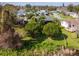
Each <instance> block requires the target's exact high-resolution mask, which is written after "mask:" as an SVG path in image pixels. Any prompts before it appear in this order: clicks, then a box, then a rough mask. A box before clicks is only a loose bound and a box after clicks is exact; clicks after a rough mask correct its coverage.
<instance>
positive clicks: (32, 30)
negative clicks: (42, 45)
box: [25, 18, 37, 36]
mask: <svg viewBox="0 0 79 59" xmlns="http://www.w3.org/2000/svg"><path fill="white" fill-rule="evenodd" d="M36 28H37V22H36V21H35V18H32V19H31V20H30V21H29V22H28V23H27V24H26V26H25V30H26V31H28V33H29V34H31V35H32V36H34V35H35V29H36Z"/></svg>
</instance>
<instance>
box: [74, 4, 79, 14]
mask: <svg viewBox="0 0 79 59" xmlns="http://www.w3.org/2000/svg"><path fill="white" fill-rule="evenodd" d="M74 11H75V12H77V13H78V12H79V5H77V6H74Z"/></svg>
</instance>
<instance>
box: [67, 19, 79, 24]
mask: <svg viewBox="0 0 79 59" xmlns="http://www.w3.org/2000/svg"><path fill="white" fill-rule="evenodd" d="M66 22H67V23H69V24H73V25H79V19H73V20H66Z"/></svg>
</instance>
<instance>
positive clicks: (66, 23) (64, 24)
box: [61, 21, 69, 28]
mask: <svg viewBox="0 0 79 59" xmlns="http://www.w3.org/2000/svg"><path fill="white" fill-rule="evenodd" d="M61 26H62V27H65V28H68V26H69V24H68V22H66V21H61Z"/></svg>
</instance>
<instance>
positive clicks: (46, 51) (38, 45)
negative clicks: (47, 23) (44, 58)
mask: <svg viewBox="0 0 79 59" xmlns="http://www.w3.org/2000/svg"><path fill="white" fill-rule="evenodd" d="M16 31H17V32H18V33H19V34H20V35H21V36H22V42H23V47H22V48H21V49H0V55H50V54H52V53H53V51H54V50H56V49H58V48H59V46H65V45H66V40H67V41H68V47H69V48H79V46H78V45H79V39H77V38H76V34H75V33H71V32H68V31H66V30H64V29H62V31H63V34H64V35H65V36H66V38H65V39H66V40H65V39H64V38H60V39H52V38H46V37H42V36H41V37H38V38H31V37H28V36H27V35H25V33H26V31H25V30H24V28H16Z"/></svg>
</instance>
